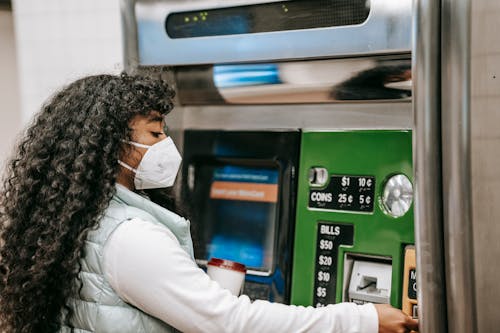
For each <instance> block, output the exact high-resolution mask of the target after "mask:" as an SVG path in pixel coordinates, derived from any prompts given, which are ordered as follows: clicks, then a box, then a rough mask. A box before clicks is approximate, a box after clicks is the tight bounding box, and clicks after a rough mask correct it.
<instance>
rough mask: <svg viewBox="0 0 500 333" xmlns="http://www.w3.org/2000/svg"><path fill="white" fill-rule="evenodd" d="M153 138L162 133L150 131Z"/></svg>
mask: <svg viewBox="0 0 500 333" xmlns="http://www.w3.org/2000/svg"><path fill="white" fill-rule="evenodd" d="M151 134H153V136H154V137H155V138H159V137H160V136H161V135H162V134H163V133H160V132H151Z"/></svg>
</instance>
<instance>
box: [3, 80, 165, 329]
mask: <svg viewBox="0 0 500 333" xmlns="http://www.w3.org/2000/svg"><path fill="white" fill-rule="evenodd" d="M173 96H174V92H173V90H172V89H171V88H170V87H169V86H168V85H167V83H165V82H164V81H162V80H161V79H159V78H153V77H146V76H142V77H139V76H129V75H126V74H122V75H119V76H113V75H97V76H90V77H86V78H83V79H80V80H78V81H76V82H74V83H72V84H70V85H69V86H67V87H66V88H64V89H63V90H61V91H60V92H59V93H57V94H55V95H54V96H53V97H52V98H51V100H49V101H48V102H47V103H46V104H45V105H44V106H43V107H42V110H41V112H40V113H39V114H38V115H37V117H36V118H35V120H34V122H33V124H32V125H31V126H30V127H29V128H28V129H27V131H26V133H25V136H24V138H23V139H22V140H21V142H20V144H19V146H18V148H17V151H16V153H15V157H14V158H13V159H12V160H11V161H10V163H9V164H8V167H7V169H6V170H5V173H4V177H5V179H4V181H3V187H2V188H1V192H0V246H1V249H0V332H8V333H11V332H12V333H13V332H15V333H22V332H26V333H28V332H29V333H33V332H36V333H43V332H56V331H58V329H59V328H60V321H61V320H62V318H61V313H62V312H64V311H63V309H65V308H66V301H67V298H68V296H69V294H70V292H71V290H72V288H73V287H72V284H73V283H74V281H75V279H76V278H77V275H78V272H79V270H80V266H79V259H80V258H81V257H82V256H83V255H84V253H83V247H84V240H85V238H86V236H87V233H88V231H89V230H90V229H92V228H95V227H96V226H97V224H98V222H99V219H100V218H101V217H102V215H103V213H104V211H105V209H106V208H107V206H108V204H109V202H110V200H111V197H112V196H113V194H114V193H115V183H116V177H117V174H118V171H119V168H118V163H117V161H118V158H119V155H120V153H121V149H122V148H121V147H122V140H124V139H125V140H126V139H128V138H130V134H131V129H130V128H129V126H128V124H129V121H130V120H131V118H132V117H134V116H135V115H137V114H142V115H147V114H148V113H149V112H151V111H152V110H155V111H158V112H160V113H161V114H167V113H168V112H170V110H171V109H172V108H173V104H172V99H173Z"/></svg>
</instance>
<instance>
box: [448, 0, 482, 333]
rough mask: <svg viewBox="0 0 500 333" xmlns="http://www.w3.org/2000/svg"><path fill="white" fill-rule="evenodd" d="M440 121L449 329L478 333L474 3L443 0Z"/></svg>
mask: <svg viewBox="0 0 500 333" xmlns="http://www.w3.org/2000/svg"><path fill="white" fill-rule="evenodd" d="M441 26H442V35H441V36H442V37H441V38H442V40H441V50H442V51H441V52H442V55H441V57H442V60H441V61H442V72H441V75H442V82H443V85H442V87H441V96H442V103H441V121H442V126H441V127H442V159H443V218H444V237H445V246H446V247H445V255H446V260H445V263H446V298H447V310H448V318H449V320H448V329H449V332H454V333H474V332H477V323H476V321H477V320H476V306H475V301H476V300H475V285H474V258H473V257H474V256H473V243H472V239H473V238H472V230H473V226H472V197H471V192H472V191H471V183H470V182H471V164H470V163H471V153H470V72H469V71H470V0H458V1H457V0H442V25H441Z"/></svg>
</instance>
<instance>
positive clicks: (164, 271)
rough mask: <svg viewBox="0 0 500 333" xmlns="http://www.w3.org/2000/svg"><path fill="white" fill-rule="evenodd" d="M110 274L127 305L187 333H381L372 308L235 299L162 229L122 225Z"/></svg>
mask: <svg viewBox="0 0 500 333" xmlns="http://www.w3.org/2000/svg"><path fill="white" fill-rule="evenodd" d="M103 258H104V261H103V262H104V267H103V269H104V274H105V277H106V278H107V280H108V281H109V283H110V284H111V286H112V287H113V289H114V290H115V291H116V293H117V294H118V295H119V296H120V297H121V298H122V299H123V300H124V301H126V302H127V303H130V304H132V305H133V306H135V307H137V308H139V309H141V310H142V311H144V312H146V313H148V314H150V315H151V316H154V317H156V318H159V319H160V320H162V321H164V322H166V323H168V324H169V325H171V326H173V327H175V328H176V329H178V330H180V331H183V332H217V333H221V332H231V333H235V332H242V333H246V332H258V333H266V332H273V333H276V332H322V333H324V332H332V333H333V332H335V333H341V332H342V333H361V332H363V333H376V332H377V331H378V317H377V313H376V310H375V307H374V306H373V305H372V304H366V305H361V306H360V305H356V304H352V303H341V304H336V305H328V306H326V307H322V308H313V307H303V306H293V305H283V304H278V303H270V302H268V301H262V300H257V301H254V302H251V301H250V299H249V298H248V296H245V295H242V296H239V297H236V296H234V295H233V294H231V293H230V292H229V291H228V290H226V289H223V288H222V287H220V286H219V284H218V283H217V282H215V281H212V280H211V279H210V277H209V276H208V275H207V274H206V273H205V272H204V271H203V270H202V269H200V268H199V267H198V266H197V265H196V263H195V262H193V260H192V259H191V257H190V256H189V255H188V254H187V253H186V252H185V251H184V250H183V249H182V248H181V247H180V244H179V242H178V240H177V239H176V237H175V236H174V234H173V233H172V232H171V231H170V230H169V229H168V228H166V227H164V226H162V225H157V224H153V223H151V222H148V221H143V220H140V219H132V220H129V221H126V222H124V223H122V224H121V225H120V226H119V227H118V228H117V229H116V230H115V231H114V232H113V234H112V235H111V236H110V238H109V239H108V241H107V242H106V244H105V247H104V257H103Z"/></svg>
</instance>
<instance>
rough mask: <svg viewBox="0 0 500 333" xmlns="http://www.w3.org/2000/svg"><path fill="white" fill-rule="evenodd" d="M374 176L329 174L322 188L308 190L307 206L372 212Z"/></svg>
mask: <svg viewBox="0 0 500 333" xmlns="http://www.w3.org/2000/svg"><path fill="white" fill-rule="evenodd" d="M374 198H375V177H372V176H346V175H341V176H331V178H330V183H329V184H328V186H327V187H326V188H325V189H323V190H317V189H311V190H310V191H309V207H310V208H322V209H329V210H345V211H354V212H367V213H368V212H373V202H374Z"/></svg>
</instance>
